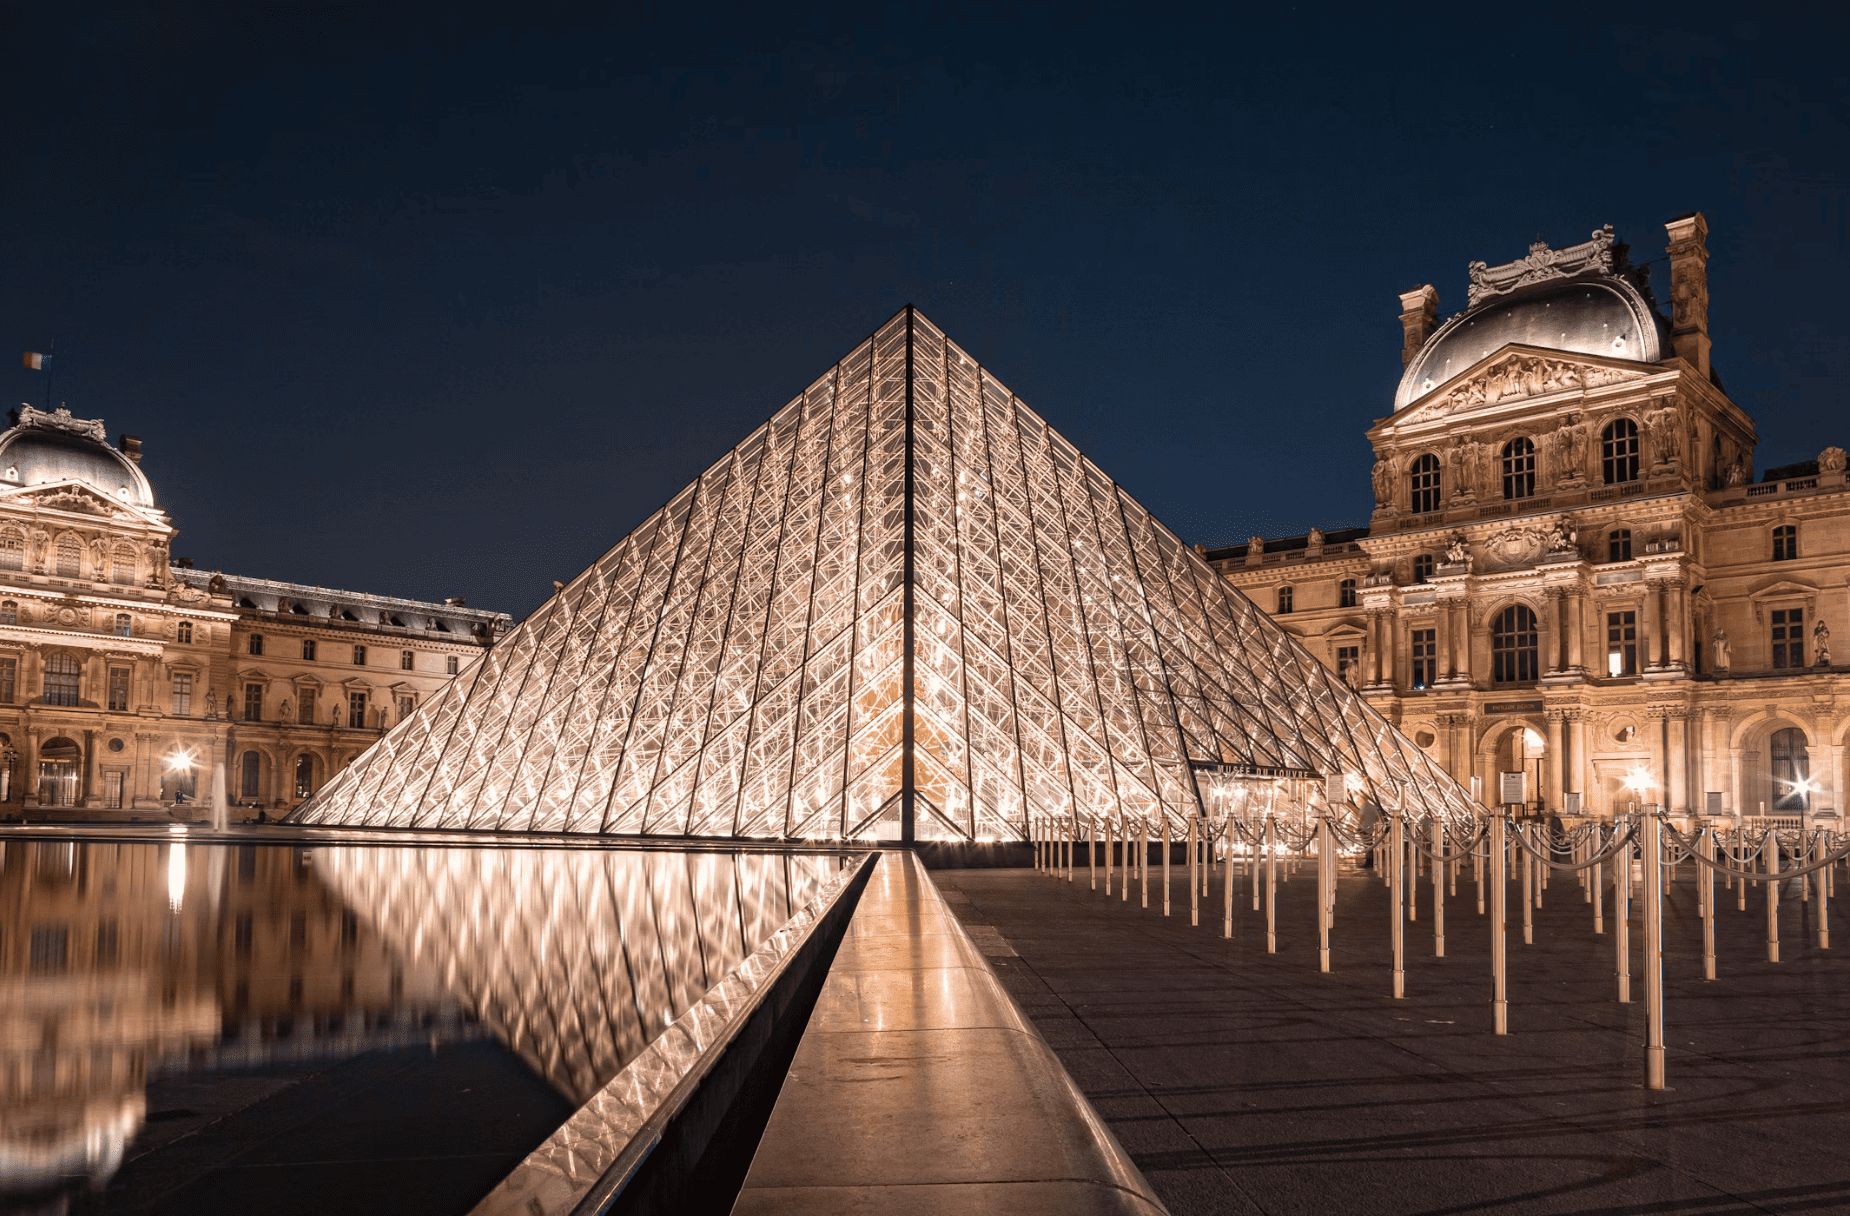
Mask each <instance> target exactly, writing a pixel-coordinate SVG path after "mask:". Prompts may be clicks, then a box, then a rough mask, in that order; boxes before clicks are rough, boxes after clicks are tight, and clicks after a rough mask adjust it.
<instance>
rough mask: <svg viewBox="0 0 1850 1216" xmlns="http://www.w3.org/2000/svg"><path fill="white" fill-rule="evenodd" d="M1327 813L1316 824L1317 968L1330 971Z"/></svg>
mask: <svg viewBox="0 0 1850 1216" xmlns="http://www.w3.org/2000/svg"><path fill="white" fill-rule="evenodd" d="M1330 845H1331V833H1330V816H1329V812H1327V811H1326V812H1324V814H1323V816H1322V817H1321V818H1320V819H1319V820H1318V822H1317V966H1318V969H1319V970H1321V971H1325V972H1327V971H1329V969H1330V887H1331V886H1332V885H1333V884H1332V881H1331V880H1332V879H1333V878H1334V876H1335V875H1334V867H1335V864H1336V860H1335V858H1334V857H1333V856H1332V855H1331V852H1332V851H1331V847H1330Z"/></svg>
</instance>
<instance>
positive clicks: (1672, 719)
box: [1664, 707, 1689, 812]
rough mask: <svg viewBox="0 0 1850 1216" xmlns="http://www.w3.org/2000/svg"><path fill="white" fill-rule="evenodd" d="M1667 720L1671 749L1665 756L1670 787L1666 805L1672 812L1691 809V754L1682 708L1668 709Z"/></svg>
mask: <svg viewBox="0 0 1850 1216" xmlns="http://www.w3.org/2000/svg"><path fill="white" fill-rule="evenodd" d="M1665 722H1666V724H1667V725H1668V726H1669V728H1670V730H1669V736H1670V749H1669V754H1668V755H1666V756H1665V757H1664V776H1665V779H1666V780H1667V781H1668V782H1669V788H1667V789H1666V790H1665V791H1664V799H1665V806H1666V807H1667V808H1668V809H1669V810H1670V811H1672V812H1682V811H1687V810H1689V755H1688V747H1689V740H1688V732H1687V731H1686V730H1685V724H1686V719H1685V718H1684V711H1683V709H1682V708H1680V707H1679V708H1676V709H1671V710H1667V711H1666V712H1665Z"/></svg>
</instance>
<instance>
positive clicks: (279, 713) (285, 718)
mask: <svg viewBox="0 0 1850 1216" xmlns="http://www.w3.org/2000/svg"><path fill="white" fill-rule="evenodd" d="M276 720H277V721H278V722H290V721H293V719H292V718H291V717H290V716H289V698H288V697H284V698H283V699H282V703H281V704H279V705H278V706H277V707H276Z"/></svg>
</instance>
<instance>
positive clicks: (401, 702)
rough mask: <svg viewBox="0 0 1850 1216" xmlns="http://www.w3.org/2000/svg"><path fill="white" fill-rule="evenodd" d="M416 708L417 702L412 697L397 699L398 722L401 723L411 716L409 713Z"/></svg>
mask: <svg viewBox="0 0 1850 1216" xmlns="http://www.w3.org/2000/svg"><path fill="white" fill-rule="evenodd" d="M416 708H417V701H416V700H415V699H414V698H412V697H400V698H398V720H399V721H400V722H403V721H404V720H405V719H406V718H409V717H410V716H411V711H412V710H414V709H416Z"/></svg>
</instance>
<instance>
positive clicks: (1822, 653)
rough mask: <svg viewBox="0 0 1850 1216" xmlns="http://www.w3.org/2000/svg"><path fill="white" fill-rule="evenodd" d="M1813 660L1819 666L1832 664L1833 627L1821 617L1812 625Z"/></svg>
mask: <svg viewBox="0 0 1850 1216" xmlns="http://www.w3.org/2000/svg"><path fill="white" fill-rule="evenodd" d="M1811 650H1812V656H1813V658H1812V662H1813V664H1815V665H1816V666H1819V667H1829V666H1830V665H1831V627H1830V626H1829V625H1827V624H1825V623H1824V618H1823V617H1819V618H1818V622H1817V624H1815V625H1813V626H1812V627H1811Z"/></svg>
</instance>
